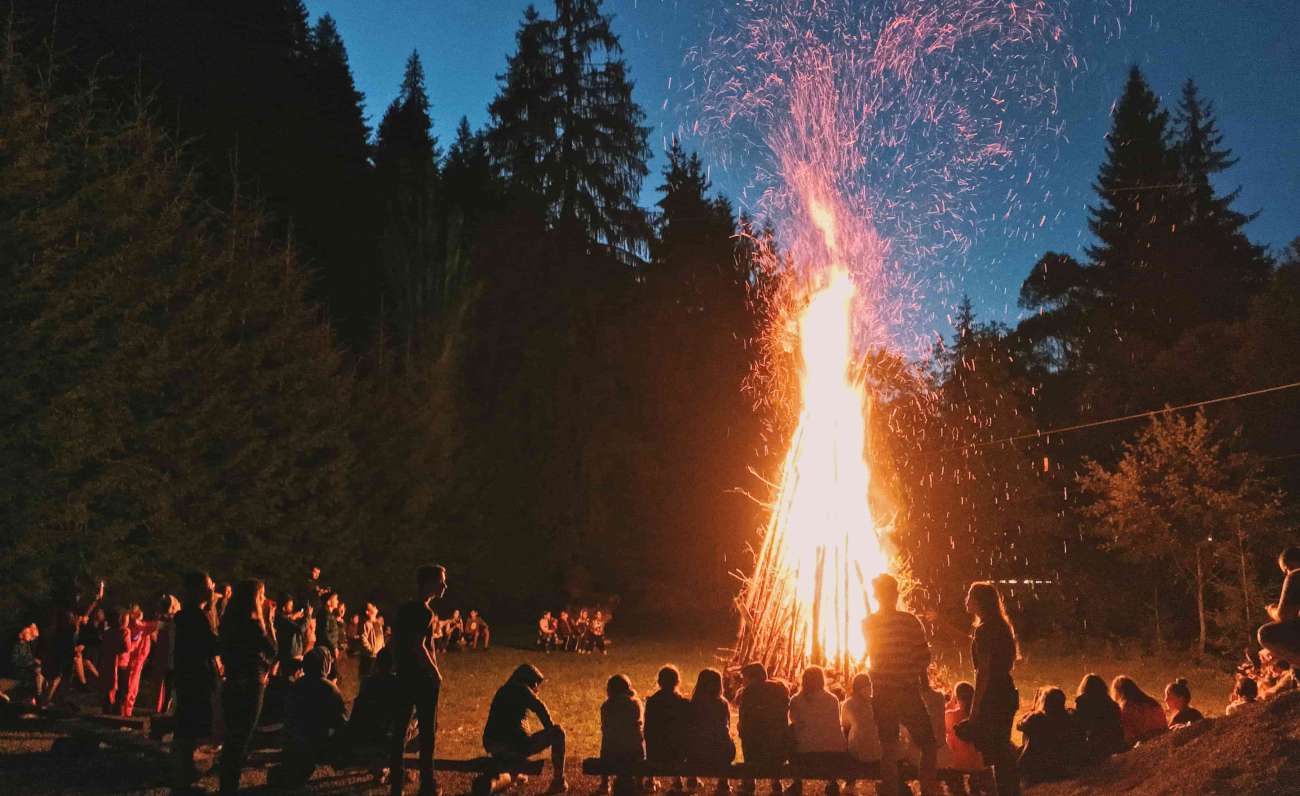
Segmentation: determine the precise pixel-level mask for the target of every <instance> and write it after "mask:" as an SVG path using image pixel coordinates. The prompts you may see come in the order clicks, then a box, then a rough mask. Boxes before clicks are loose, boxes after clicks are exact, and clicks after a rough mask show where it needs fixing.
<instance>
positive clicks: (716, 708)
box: [686, 669, 736, 794]
mask: <svg viewBox="0 0 1300 796" xmlns="http://www.w3.org/2000/svg"><path fill="white" fill-rule="evenodd" d="M686 741H687V745H686V762H688V763H694V764H696V765H699V766H706V767H709V768H713V767H717V768H722V767H724V766H728V765H730V764H731V761H733V760H735V759H736V744H735V742H734V741H732V740H731V706H730V705H728V704H727V700H726V699H724V698H723V697H722V674H721V673H720V672H718V670H717V669H705V670H703V671H702V672H700V674H699V677H697V678H696V680H695V690H694V691H692V692H691V722H690V725H689V726H688V728H687V733H686ZM717 792H718V793H719V794H725V793H727V792H728V787H727V778H726V777H720V778H719V779H718V789H717Z"/></svg>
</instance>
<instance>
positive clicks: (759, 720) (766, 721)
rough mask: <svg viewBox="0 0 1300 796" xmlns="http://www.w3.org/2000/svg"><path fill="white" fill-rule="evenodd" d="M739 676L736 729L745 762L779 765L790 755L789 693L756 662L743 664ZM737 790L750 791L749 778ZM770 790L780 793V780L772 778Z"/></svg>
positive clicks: (752, 787) (752, 786) (751, 784)
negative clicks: (741, 683)
mask: <svg viewBox="0 0 1300 796" xmlns="http://www.w3.org/2000/svg"><path fill="white" fill-rule="evenodd" d="M740 676H741V678H742V680H743V681H744V687H743V688H742V689H741V691H740V696H739V697H737V700H736V701H737V703H738V706H739V709H740V717H739V720H738V727H737V729H738V730H739V732H740V748H741V751H742V752H744V755H745V762H746V763H747V764H750V765H757V766H773V767H775V766H779V765H781V764H782V763H784V762H785V760H786V758H787V757H789V754H790V722H789V715H790V692H789V691H788V690H787V689H786V687H785V684H783V683H780V682H778V681H776V680H769V679H767V670H766V669H765V668H763V664H761V663H758V662H754V663H747V664H745V666H744V667H743V668H741V670H740ZM741 789H742V790H744V791H753V789H754V782H753V780H748V781H746V782H744V783H742V784H741ZM772 791H773V792H774V793H780V791H781V781H780V780H778V779H773V780H772Z"/></svg>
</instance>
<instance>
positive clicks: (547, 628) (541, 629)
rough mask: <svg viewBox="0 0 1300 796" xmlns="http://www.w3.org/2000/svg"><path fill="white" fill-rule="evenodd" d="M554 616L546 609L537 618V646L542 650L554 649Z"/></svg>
mask: <svg viewBox="0 0 1300 796" xmlns="http://www.w3.org/2000/svg"><path fill="white" fill-rule="evenodd" d="M555 629H556V624H555V617H554V616H551V612H550V611H547V612H546V613H544V614H542V618H541V619H538V620H537V648H538V649H539V650H541V651H542V652H550V651H551V650H553V649H555Z"/></svg>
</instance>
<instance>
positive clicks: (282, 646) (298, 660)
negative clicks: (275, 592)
mask: <svg viewBox="0 0 1300 796" xmlns="http://www.w3.org/2000/svg"><path fill="white" fill-rule="evenodd" d="M311 621H312V611H311V606H310V605H308V606H305V607H303V606H299V605H298V601H297V600H295V599H294V596H293V595H292V594H284V595H282V596H281V597H280V608H279V610H278V611H276V616H275V644H276V648H277V649H276V656H275V658H276V661H277V663H278V668H277V669H276V672H277V674H278V676H280V677H285V678H288V677H292V676H293V675H295V674H297V673H298V669H299V668H301V667H302V659H303V656H304V655H306V654H307V625H308V624H309V623H310V622H311Z"/></svg>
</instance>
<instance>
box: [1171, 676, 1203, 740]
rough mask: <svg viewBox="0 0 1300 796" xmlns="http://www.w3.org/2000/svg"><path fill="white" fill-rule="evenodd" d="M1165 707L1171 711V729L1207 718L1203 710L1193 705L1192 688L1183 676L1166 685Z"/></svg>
mask: <svg viewBox="0 0 1300 796" xmlns="http://www.w3.org/2000/svg"><path fill="white" fill-rule="evenodd" d="M1165 708H1166V709H1167V710H1168V712H1169V729H1171V730H1172V729H1173V728H1175V727H1181V726H1183V725H1185V724H1195V723H1196V722H1198V721H1201V720H1202V719H1204V718H1205V716H1203V715H1202V714H1201V711H1199V710H1197V709H1196V708H1194V707H1192V688H1191V686H1190V685H1188V684H1187V680H1185V679H1184V678H1182V677H1179V678H1178V679H1177V680H1175V681H1173V682H1172V683H1170V684H1169V685H1167V686H1165Z"/></svg>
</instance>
